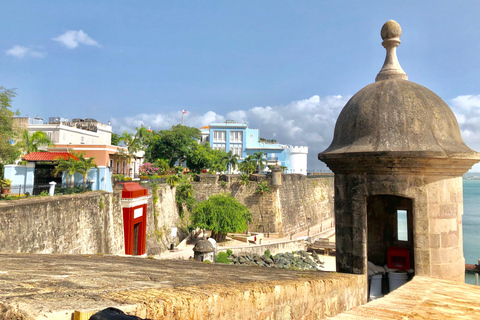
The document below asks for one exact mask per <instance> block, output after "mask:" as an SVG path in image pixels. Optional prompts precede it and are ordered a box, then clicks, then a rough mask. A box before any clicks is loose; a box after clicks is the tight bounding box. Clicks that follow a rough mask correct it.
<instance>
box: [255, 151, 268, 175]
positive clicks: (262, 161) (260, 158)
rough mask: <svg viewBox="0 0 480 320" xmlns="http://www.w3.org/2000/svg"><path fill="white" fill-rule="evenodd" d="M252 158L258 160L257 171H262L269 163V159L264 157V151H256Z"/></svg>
mask: <svg viewBox="0 0 480 320" xmlns="http://www.w3.org/2000/svg"><path fill="white" fill-rule="evenodd" d="M252 159H253V160H255V162H256V166H257V172H260V171H262V170H263V168H265V166H266V165H267V160H266V159H265V158H264V157H263V151H259V152H255V153H254V154H253V155H252Z"/></svg>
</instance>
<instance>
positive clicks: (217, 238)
mask: <svg viewBox="0 0 480 320" xmlns="http://www.w3.org/2000/svg"><path fill="white" fill-rule="evenodd" d="M226 237H227V234H226V233H221V232H213V231H212V236H211V238H213V239H214V240H215V241H217V243H219V242H223V241H225V239H226Z"/></svg>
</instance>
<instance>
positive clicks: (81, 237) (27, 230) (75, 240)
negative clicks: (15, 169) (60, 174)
mask: <svg viewBox="0 0 480 320" xmlns="http://www.w3.org/2000/svg"><path fill="white" fill-rule="evenodd" d="M120 197H121V195H120V193H118V192H117V193H107V192H104V191H96V192H88V193H84V194H76V195H62V196H55V197H35V198H30V199H21V200H12V201H1V202H0V252H24V253H73V254H81V253H110V254H123V253H125V244H124V237H123V221H122V215H121V212H122V209H121V207H120Z"/></svg>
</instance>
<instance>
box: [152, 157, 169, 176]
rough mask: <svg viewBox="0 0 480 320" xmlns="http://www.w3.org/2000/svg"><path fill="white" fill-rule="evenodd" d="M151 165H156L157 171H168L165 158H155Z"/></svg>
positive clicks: (163, 172)
mask: <svg viewBox="0 0 480 320" xmlns="http://www.w3.org/2000/svg"><path fill="white" fill-rule="evenodd" d="M153 165H154V166H155V167H157V168H158V171H160V172H161V173H162V174H165V173H166V172H168V170H170V166H169V165H168V161H167V160H165V159H157V160H155V162H154V163H153Z"/></svg>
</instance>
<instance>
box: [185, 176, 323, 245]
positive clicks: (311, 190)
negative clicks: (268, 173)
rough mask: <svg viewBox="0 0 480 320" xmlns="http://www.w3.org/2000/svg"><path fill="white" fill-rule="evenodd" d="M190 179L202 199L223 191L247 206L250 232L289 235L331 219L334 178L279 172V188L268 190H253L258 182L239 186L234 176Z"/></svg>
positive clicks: (198, 197)
mask: <svg viewBox="0 0 480 320" xmlns="http://www.w3.org/2000/svg"><path fill="white" fill-rule="evenodd" d="M198 180H200V181H197V182H193V188H194V192H195V194H194V196H195V198H196V199H197V200H199V201H201V200H205V199H207V198H208V197H209V196H210V195H212V194H219V193H222V192H225V193H227V194H231V195H232V196H234V197H236V198H237V199H238V200H239V201H240V202H241V203H243V204H245V205H246V206H247V207H249V208H250V212H251V213H252V216H253V221H252V223H251V224H250V231H259V232H267V231H270V232H278V233H280V235H281V236H282V235H283V236H284V235H288V234H291V233H296V232H299V231H303V230H306V229H307V228H308V226H309V225H310V226H314V225H319V224H322V222H325V221H329V223H330V219H332V218H333V177H327V178H325V177H322V178H307V177H305V176H304V175H297V174H288V175H282V185H281V186H280V187H274V186H271V180H270V179H269V178H267V180H266V181H268V183H269V185H270V187H271V193H264V194H259V193H257V192H256V190H257V186H258V182H257V181H250V183H249V184H248V185H246V186H245V185H241V184H240V183H239V182H238V181H236V177H234V176H229V177H228V179H226V180H229V181H223V180H220V179H218V176H214V175H200V177H199V179H198Z"/></svg>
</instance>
